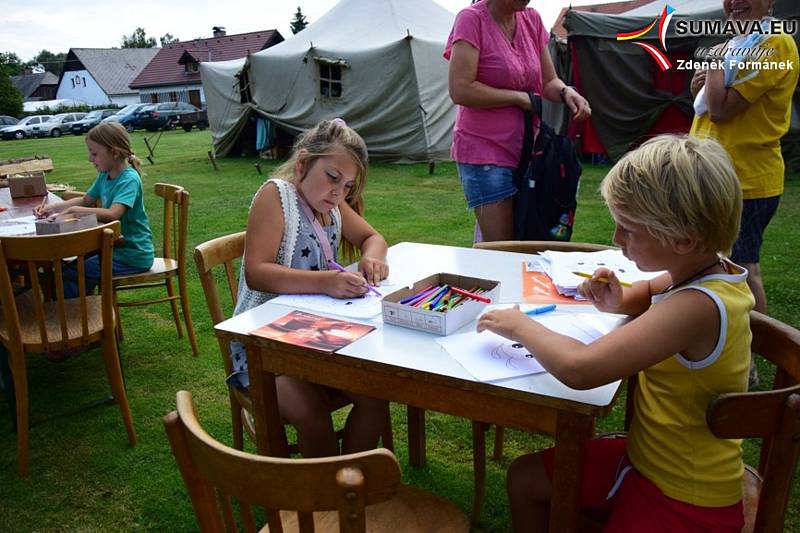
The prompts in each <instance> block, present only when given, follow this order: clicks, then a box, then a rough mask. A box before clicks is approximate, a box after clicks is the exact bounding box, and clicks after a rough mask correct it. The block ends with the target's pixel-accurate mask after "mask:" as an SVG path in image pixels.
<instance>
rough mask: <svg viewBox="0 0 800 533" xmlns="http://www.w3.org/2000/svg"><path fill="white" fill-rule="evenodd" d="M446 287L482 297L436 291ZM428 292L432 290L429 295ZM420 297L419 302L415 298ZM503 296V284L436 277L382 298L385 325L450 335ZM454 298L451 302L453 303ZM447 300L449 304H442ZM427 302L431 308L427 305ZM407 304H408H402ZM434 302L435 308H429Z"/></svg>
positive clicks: (490, 281)
mask: <svg viewBox="0 0 800 533" xmlns="http://www.w3.org/2000/svg"><path fill="white" fill-rule="evenodd" d="M444 285H447V286H448V288H450V287H454V288H456V289H461V291H462V292H470V291H474V292H473V294H475V295H477V296H479V297H480V299H476V298H473V297H469V296H465V295H464V294H459V293H456V292H451V293H449V298H448V293H447V291H446V290H445V291H444V292H443V293H442V295H441V296H440V297H439V300H438V301H436V300H435V299H436V297H437V296H439V295H437V294H436V293H435V291H436V288H441V287H443V286H444ZM426 290H427V291H433V292H428V293H427V294H425V293H426ZM415 296H419V297H420V301H416V302H415V301H414V300H413V297H415ZM499 296H500V282H499V281H493V280H489V279H481V278H472V277H469V276H459V275H457V274H445V273H439V274H433V275H431V276H428V277H427V278H424V279H421V280H419V281H417V282H416V283H414V285H413V286H411V288H407V287H406V288H402V289H400V290H397V291H395V292H393V293H391V294H387V295H386V296H384V297H383V301H382V306H383V322H384V323H385V324H394V325H396V326H403V327H406V328H411V329H417V330H420V331H427V332H429V333H435V334H437V335H450V334H451V333H453V332H454V331H456V330H457V329H459V328H460V327H462V326H463V325H465V324H468V323H470V322H472V321H473V320H475V318H476V317H477V316H478V315H479V314H480V313H481V311H483V309H484V308H485V307H486V306H487V305H489V302H488V301H487V300H489V301H491V302H496V301H497V299H498V297H499ZM451 299H452V301H451ZM442 300H446V301H444V302H443V301H442ZM426 301H428V302H429V305H427V306H426V305H424V303H425V302H426ZM401 302H407V303H401ZM431 302H435V304H436V305H430V303H431Z"/></svg>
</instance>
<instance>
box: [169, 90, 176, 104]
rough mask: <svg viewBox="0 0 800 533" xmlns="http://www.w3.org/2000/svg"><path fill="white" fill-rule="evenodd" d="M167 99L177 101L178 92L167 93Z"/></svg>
mask: <svg viewBox="0 0 800 533" xmlns="http://www.w3.org/2000/svg"><path fill="white" fill-rule="evenodd" d="M169 101H170V102H177V101H178V93H176V92H175V91H172V92H170V93H169Z"/></svg>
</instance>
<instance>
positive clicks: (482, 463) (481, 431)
mask: <svg viewBox="0 0 800 533" xmlns="http://www.w3.org/2000/svg"><path fill="white" fill-rule="evenodd" d="M487 429H489V424H486V423H484V422H476V421H474V420H473V421H472V468H473V470H474V472H475V492H474V494H473V496H472V525H473V526H474V525H476V524H477V523H478V522H479V521H480V518H481V508H482V507H483V500H484V499H485V496H486V430H487Z"/></svg>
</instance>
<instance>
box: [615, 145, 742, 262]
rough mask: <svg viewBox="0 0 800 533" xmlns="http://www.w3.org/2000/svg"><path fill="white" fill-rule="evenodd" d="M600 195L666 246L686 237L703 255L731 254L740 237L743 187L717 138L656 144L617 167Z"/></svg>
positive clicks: (632, 154)
mask: <svg viewBox="0 0 800 533" xmlns="http://www.w3.org/2000/svg"><path fill="white" fill-rule="evenodd" d="M600 193H601V195H602V196H603V199H604V200H605V202H606V204H607V205H608V206H609V207H610V208H612V209H614V210H615V211H617V212H619V213H621V214H622V215H624V216H625V217H627V218H630V219H631V220H633V221H634V222H637V223H639V224H642V225H644V226H645V227H646V228H647V231H648V232H649V233H650V234H651V235H652V236H653V237H655V238H656V239H658V240H659V242H661V243H662V244H664V245H667V244H669V243H670V242H671V241H673V242H674V241H675V240H676V239H681V238H684V239H690V240H694V241H695V242H697V244H698V251H714V252H720V253H723V254H726V255H727V254H728V253H730V250H731V247H732V246H733V243H734V242H735V241H736V238H737V236H738V235H739V219H740V218H741V214H742V188H741V185H740V184H739V180H738V178H737V177H736V171H735V170H734V168H733V164H732V163H731V160H730V157H729V156H728V153H727V152H726V151H725V149H724V148H723V147H722V146H721V145H720V144H719V143H718V142H717V141H715V140H712V139H698V138H696V137H688V136H676V135H662V136H659V137H656V138H654V139H651V140H649V141H647V142H646V143H644V144H642V145H641V146H640V147H639V148H637V149H636V150H633V151H631V152H628V153H627V154H626V155H625V156H624V157H623V158H622V159H620V161H619V162H618V163H617V164H616V165H614V167H613V168H612V169H611V170H610V171H609V173H608V175H606V177H605V179H604V180H603V183H602V184H601V185H600Z"/></svg>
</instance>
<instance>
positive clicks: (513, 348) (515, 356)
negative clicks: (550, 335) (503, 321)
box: [492, 340, 536, 370]
mask: <svg viewBox="0 0 800 533" xmlns="http://www.w3.org/2000/svg"><path fill="white" fill-rule="evenodd" d="M492 357H493V358H495V359H498V360H500V361H502V362H503V363H504V364H505V366H506V367H507V368H509V369H511V370H523V369H525V368H526V367H528V366H530V363H529V360H531V359H533V360H535V359H536V358H535V357H534V356H533V354H531V353H530V350H528V349H527V348H526V347H525V346H523V345H522V344H520V343H518V342H514V341H509V340H506V341H505V342H503V343H502V344H500V345H499V346H496V347H495V348H494V349H493V350H492Z"/></svg>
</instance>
